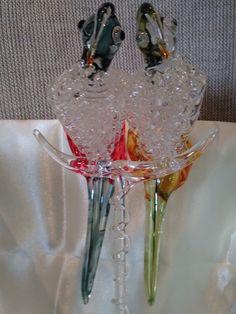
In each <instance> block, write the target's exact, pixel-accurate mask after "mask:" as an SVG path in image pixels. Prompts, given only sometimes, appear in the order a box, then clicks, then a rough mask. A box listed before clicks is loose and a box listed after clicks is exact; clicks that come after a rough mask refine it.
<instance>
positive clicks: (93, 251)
mask: <svg viewBox="0 0 236 314" xmlns="http://www.w3.org/2000/svg"><path fill="white" fill-rule="evenodd" d="M87 186H88V200H89V210H88V224H87V235H86V244H85V254H84V262H83V271H82V297H83V301H84V303H85V304H86V303H88V302H89V298H90V296H91V292H92V288H93V283H94V279H95V275H96V271H97V266H98V262H99V257H100V253H101V249H102V243H103V239H104V235H105V230H106V225H107V219H108V215H109V211H110V199H111V197H112V195H113V192H114V183H113V181H112V180H111V179H108V178H93V177H92V178H87Z"/></svg>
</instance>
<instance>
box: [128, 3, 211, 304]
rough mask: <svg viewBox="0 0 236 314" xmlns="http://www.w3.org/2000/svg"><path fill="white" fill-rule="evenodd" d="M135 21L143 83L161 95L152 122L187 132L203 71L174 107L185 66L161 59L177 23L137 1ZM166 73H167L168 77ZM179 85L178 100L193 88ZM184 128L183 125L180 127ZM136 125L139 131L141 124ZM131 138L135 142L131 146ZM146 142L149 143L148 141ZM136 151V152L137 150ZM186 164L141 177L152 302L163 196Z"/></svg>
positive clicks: (169, 54) (185, 144)
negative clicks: (155, 175)
mask: <svg viewBox="0 0 236 314" xmlns="http://www.w3.org/2000/svg"><path fill="white" fill-rule="evenodd" d="M136 21H137V35H136V42H137V45H138V47H139V49H140V50H141V51H142V53H143V55H144V58H145V61H146V72H145V75H146V78H147V79H146V81H147V84H148V85H149V87H152V86H153V87H154V88H155V87H156V89H157V90H158V89H159V90H161V89H162V90H163V95H162V94H161V92H158V91H154V93H156V95H154V98H156V103H157V104H156V109H155V111H156V112H158V114H159V118H158V119H156V120H155V123H156V124H157V127H158V128H164V129H166V127H165V125H167V124H169V126H168V127H169V128H172V129H173V130H174V132H176V131H177V134H178V132H179V131H180V133H179V134H182V135H181V136H183V134H184V133H185V132H186V133H188V132H189V129H190V125H188V122H189V121H190V122H191V125H192V124H193V123H194V121H195V120H196V119H197V117H198V114H199V110H200V104H201V99H202V92H203V90H204V86H205V79H204V76H202V81H201V82H200V83H199V89H198V90H197V93H196V91H195V94H196V95H195V99H194V100H193V102H194V101H195V103H193V102H192V103H191V101H188V102H187V105H185V107H184V108H182V107H181V106H179V107H177V105H178V104H176V100H174V101H173V99H171V96H170V94H171V93H172V94H173V95H174V97H177V98H178V95H177V94H178V93H177V91H178V88H179V89H181V84H180V86H178V80H176V81H175V79H176V78H178V77H177V75H176V72H177V71H180V72H181V75H182V74H183V75H185V76H186V75H187V72H188V71H186V69H185V68H186V66H185V65H184V64H183V63H182V64H183V67H182V64H181V61H180V64H179V65H177V67H176V69H175V70H174V71H172V73H170V72H171V71H169V69H168V67H172V66H175V64H177V62H176V63H174V62H173V63H172V64H171V63H170V65H169V64H168V63H167V62H166V66H163V64H162V63H163V61H164V60H167V59H173V58H174V56H175V51H176V36H175V34H176V26H177V22H176V20H174V19H173V20H169V19H167V18H164V17H162V16H160V15H159V13H158V12H157V11H156V10H155V8H154V7H153V6H152V5H151V4H149V3H143V4H142V5H141V6H140V7H139V9H138V12H137V20H136ZM161 64H162V65H161ZM187 70H188V69H187ZM190 71H191V70H190ZM165 72H166V73H167V74H166V75H165V74H164V73H165ZM168 72H169V73H168ZM168 76H169V78H170V79H169V81H168ZM163 81H165V82H163ZM192 81H194V82H195V85H196V84H197V83H196V81H197V80H195V79H194V77H192ZM158 85H161V86H158ZM163 86H164V88H163ZM183 88H184V89H187V93H185V94H184V93H182V95H180V101H182V103H186V100H188V95H187V94H188V93H194V90H191V88H189V86H184V87H183ZM195 88H196V86H195ZM168 91H169V93H168ZM165 92H167V93H165ZM185 96H187V97H185ZM197 96H198V97H197ZM168 98H169V99H168ZM158 102H159V103H158ZM173 103H174V104H173ZM158 107H159V108H158ZM168 107H172V108H168ZM144 108H145V104H144ZM152 109H153V108H152ZM168 110H169V112H168ZM184 110H185V111H186V112H187V113H188V114H187V115H188V116H187V115H186V117H185V116H184ZM153 111H154V110H153ZM153 111H152V113H153ZM149 121H150V120H149ZM177 121H178V123H179V124H182V125H181V127H180V130H177V128H174V126H173V124H174V123H176V122H177ZM186 124H187V125H186ZM185 128H186V130H184V129H185ZM140 129H141V130H142V127H141V128H140ZM152 131H153V130H152ZM130 133H131V134H132V136H131V137H129V143H128V147H129V148H130V150H131V149H132V153H130V154H129V155H130V156H131V158H132V160H137V159H140V155H142V156H141V158H142V159H144V160H147V159H149V158H150V153H149V154H148V153H147V152H146V151H145V150H144V148H143V147H142V149H140V140H138V139H137V137H138V133H137V131H136V132H135V131H133V132H132V131H130ZM173 135H174V133H172V134H170V136H172V137H173ZM157 136H159V137H160V136H161V132H159V134H157ZM134 143H136V145H135V144H134ZM137 143H139V145H137ZM164 144H165V143H163V142H161V141H160V143H159V147H160V149H161V150H162V152H163V146H164ZM152 145H153V146H155V144H153V143H152ZM174 145H175V143H174ZM138 146H139V147H138ZM181 146H182V147H176V149H177V150H178V151H180V150H182V149H183V150H186V149H188V148H190V147H191V142H190V141H189V140H188V139H186V138H185V137H184V136H183V140H182V145H181ZM149 147H150V146H149ZM169 147H170V143H168V148H169ZM140 151H141V152H142V153H141V154H140ZM149 151H150V150H149ZM157 153H158V151H157ZM190 168H191V165H190V166H188V167H186V168H184V169H181V170H179V171H177V172H174V173H173V174H170V175H168V176H165V177H161V178H158V179H157V180H148V181H146V182H144V185H145V200H146V224H145V249H144V280H145V287H146V294H147V300H148V303H149V304H153V303H154V302H155V298H156V288H157V277H158V268H159V251H160V237H161V227H162V222H163V219H164V215H165V210H166V205H167V201H168V198H169V197H170V195H171V193H172V192H174V191H175V190H176V189H177V188H179V187H180V186H181V185H182V184H183V183H184V182H185V181H186V179H187V177H188V173H189V171H190Z"/></svg>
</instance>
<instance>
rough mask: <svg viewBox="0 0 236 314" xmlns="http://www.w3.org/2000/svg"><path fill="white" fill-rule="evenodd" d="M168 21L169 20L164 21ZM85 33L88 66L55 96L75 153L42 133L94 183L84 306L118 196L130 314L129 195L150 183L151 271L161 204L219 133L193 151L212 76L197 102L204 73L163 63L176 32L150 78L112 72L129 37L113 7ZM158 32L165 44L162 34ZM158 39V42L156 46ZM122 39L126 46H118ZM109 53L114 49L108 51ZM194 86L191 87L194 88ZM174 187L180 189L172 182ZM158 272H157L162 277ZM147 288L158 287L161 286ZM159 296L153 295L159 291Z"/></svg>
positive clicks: (122, 288) (117, 262) (118, 268)
mask: <svg viewBox="0 0 236 314" xmlns="http://www.w3.org/2000/svg"><path fill="white" fill-rule="evenodd" d="M148 6H149V7H150V5H148ZM144 9H145V10H144ZM140 10H141V11H139V12H140V13H139V14H141V15H143V14H144V16H146V15H147V14H148V12H149V11H148V12H146V10H147V4H144V5H143V6H141V9H140ZM143 10H144V11H145V12H143ZM145 14H146V15H145ZM149 15H150V16H149ZM149 15H148V16H146V17H145V18H146V20H147V19H149V24H148V27H147V28H144V30H146V32H147V35H148V34H149V32H154V34H155V36H156V37H155V36H154V37H155V38H157V39H158V38H160V36H163V35H160V34H161V33H160V29H159V28H160V27H162V24H160V25H161V26H160V27H159V28H157V29H155V28H154V26H155V27H156V24H157V23H154V22H155V18H153V13H152V12H149ZM146 20H144V22H145V21H146ZM162 22H163V21H162V19H161V18H160V20H158V23H162ZM138 23H139V22H138ZM142 23H143V22H142ZM145 23H146V22H145ZM145 23H144V24H145ZM117 24H118V25H117ZM157 25H159V24H157ZM171 25H172V24H171ZM117 26H118V27H117ZM80 27H82V28H81V29H82V34H83V38H84V51H83V54H82V62H81V63H78V64H76V65H75V66H74V67H72V69H70V70H68V71H66V72H65V73H64V74H62V76H61V77H59V79H58V80H57V81H56V82H55V84H54V87H53V88H52V90H51V93H50V101H51V103H52V105H53V106H54V108H55V110H56V113H57V117H58V118H59V120H60V121H61V123H62V124H63V126H64V129H65V131H66V133H67V135H68V140H69V143H70V145H71V149H72V151H73V153H74V154H73V155H69V154H65V153H63V152H60V151H58V150H57V149H56V148H54V147H53V146H51V145H50V144H49V143H48V142H47V140H46V139H45V138H44V137H43V135H42V134H41V133H40V132H39V131H38V130H35V131H34V134H35V136H36V138H37V140H38V141H39V143H40V144H41V145H42V146H43V148H44V149H45V150H46V151H47V152H48V154H49V155H50V156H51V157H52V158H53V159H55V160H56V161H57V162H58V163H59V164H60V165H62V166H64V167H65V168H67V169H69V170H72V171H75V172H77V173H80V174H82V175H84V176H85V177H86V178H87V182H88V194H89V198H90V199H89V221H88V231H87V239H86V253H85V262H84V269H83V280H82V293H83V298H84V302H85V303H86V302H87V301H88V298H89V295H90V293H91V288H92V285H93V280H94V276H95V273H96V268H97V262H98V258H99V254H100V250H101V245H102V241H103V236H104V231H105V228H106V221H107V215H108V212H109V207H110V204H109V203H110V198H111V196H112V195H113V204H114V213H115V214H114V222H113V226H112V230H113V234H114V246H113V247H114V252H113V260H114V272H115V279H114V282H115V296H114V299H113V302H114V304H115V305H116V307H115V308H116V312H117V313H119V314H128V313H129V309H128V306H127V285H126V281H127V259H126V255H127V253H128V251H129V237H128V235H127V231H126V227H127V224H128V223H129V211H128V209H127V208H126V204H125V195H126V194H127V193H128V191H129V190H130V189H131V188H132V186H133V185H134V184H136V183H137V182H142V181H144V182H147V183H145V184H146V185H145V190H146V198H147V202H149V199H150V204H148V206H147V208H148V210H150V213H151V214H152V215H153V216H150V221H149V225H148V226H147V229H146V234H148V235H150V238H147V237H146V243H148V245H147V244H146V248H148V251H149V252H150V253H151V254H153V256H148V255H147V254H146V256H148V259H149V261H152V262H153V263H152V264H150V267H152V265H157V259H158V256H159V255H158V254H156V252H158V248H159V239H160V238H157V237H155V235H154V233H153V231H160V226H161V222H162V217H163V215H164V209H165V203H163V205H162V206H161V207H160V206H159V200H160V199H161V198H163V200H165V202H166V201H167V199H168V197H169V195H170V193H171V192H172V191H173V190H174V189H175V188H177V186H178V185H179V184H181V182H182V181H183V178H184V176H183V173H182V172H179V171H180V170H181V169H183V168H184V167H190V165H191V164H192V162H193V161H194V160H196V159H197V158H199V157H200V154H201V153H203V152H204V151H205V150H206V148H207V147H208V145H209V144H210V143H211V142H212V141H213V140H214V138H215V136H216V130H213V131H210V132H209V134H206V135H205V136H204V137H203V138H201V139H200V140H198V141H197V142H196V143H191V144H189V136H188V133H189V131H190V129H191V126H192V123H193V121H194V119H193V115H191V114H189V113H190V112H191V110H192V108H191V110H190V107H189V106H190V105H189V104H190V103H191V104H193V103H194V106H195V107H199V102H200V100H201V99H202V94H203V91H204V86H205V77H204V76H202V75H200V74H199V75H200V78H201V79H203V78H204V79H203V81H204V84H203V81H201V79H199V80H198V82H199V86H202V88H201V89H200V92H199V90H197V95H198V97H196V98H194V97H192V96H191V97H190V96H189V95H190V94H191V95H192V88H190V87H189V86H191V84H190V82H189V79H190V78H192V82H193V83H195V79H194V78H195V76H197V77H198V73H199V72H198V71H195V70H194V69H193V68H192V67H191V66H187V65H186V66H185V65H184V64H183V66H185V69H186V71H183V69H182V63H181V61H180V60H179V59H176V58H175V57H173V58H170V60H169V59H167V60H166V62H167V63H165V64H164V62H160V61H162V60H163V59H164V57H168V58H169V57H170V55H171V54H172V53H174V49H172V50H171V48H170V47H171V45H172V43H174V42H175V38H174V37H173V36H171V34H170V33H169V32H168V31H167V29H165V28H164V30H163V32H164V34H166V35H165V36H163V38H164V39H163V38H161V41H160V45H159V41H158V44H157V45H156V47H157V49H156V52H157V53H158V57H157V59H158V58H159V61H158V63H157V64H154V63H153V62H154V60H155V58H153V57H152V56H151V57H150V60H151V61H150V62H151V63H150V64H151V67H148V66H147V69H146V70H145V71H140V72H137V73H135V75H133V76H132V77H131V76H130V75H128V74H126V73H124V72H123V71H119V70H116V69H112V68H109V70H108V71H107V69H108V66H109V64H110V62H111V59H112V57H108V56H109V52H114V51H116V50H117V47H116V46H117V45H118V46H119V45H120V43H121V40H122V39H123V37H124V35H123V33H122V31H121V29H120V25H119V22H118V21H117V19H116V17H115V10H114V6H113V5H112V4H110V3H105V4H103V5H102V6H101V7H100V8H99V10H98V12H97V14H96V15H94V16H93V17H91V18H89V19H88V20H87V21H85V22H81V23H80ZM171 27H172V26H171ZM113 31H114V33H113ZM158 32H159V33H160V34H159V37H158V36H157V35H156V34H158ZM149 36H150V34H149V35H148V38H149ZM165 38H166V41H165ZM167 38H168V41H167ZM157 39H155V40H157ZM116 41H117V44H114V43H115V42H116ZM153 42H154V44H155V43H156V41H153ZM110 44H111V45H110ZM143 45H144V43H143ZM152 45H153V43H152ZM168 45H169V46H168ZM114 46H115V47H114ZM154 46H155V45H154ZM150 47H151V46H150ZM158 47H159V48H158ZM168 47H169V48H168ZM104 49H107V50H106V53H105V52H104ZM111 56H113V55H111ZM160 57H161V60H160ZM180 64H181V65H180ZM147 65H148V62H147ZM183 72H187V73H184V78H185V79H182V80H181V81H180V82H179V77H178V75H180V76H181V77H182V75H183ZM170 76H171V77H172V76H174V80H175V83H176V82H178V83H179V84H180V86H179V87H178V88H179V89H176V84H174V83H173V82H172V80H171V77H170ZM176 78H177V81H176ZM200 82H202V85H201V83H200ZM186 85H187V86H188V87H186V88H185V86H186ZM203 85H204V86H203ZM156 86H158V87H160V89H159V88H158V89H157V88H156ZM174 95H176V98H175V97H174ZM190 98H191V100H190ZM192 98H193V99H195V100H193V99H192ZM199 99H200V100H199ZM194 101H195V102H194ZM179 105H180V108H179V109H178V106H179ZM162 109H163V110H162ZM165 111H166V114H165ZM186 112H188V115H186ZM160 116H162V118H160ZM185 171H186V173H187V170H185ZM180 178H182V179H181V180H182V181H181V180H180ZM170 179H172V181H171V180H170ZM177 181H178V184H177V183H176V182H177ZM172 182H173V185H174V187H172V185H171V184H170V183H172ZM160 191H162V192H163V193H162V194H161V193H160ZM113 192H114V193H113ZM94 197H95V198H94ZM156 197H158V202H157V199H156ZM102 200H105V201H102ZM161 200H162V199H161ZM161 208H163V210H162V209H161ZM159 209H160V210H159ZM158 224H159V226H158ZM152 228H153V229H152ZM147 231H148V233H147ZM147 239H148V240H147ZM155 259H156V261H155ZM145 267H146V266H145ZM148 267H149V266H148ZM146 269H148V271H147V272H146V273H149V268H147V267H146ZM157 269H158V268H157V266H154V268H153V270H157ZM148 285H150V286H152V285H153V283H151V282H150V283H149V284H148ZM154 290H155V289H154ZM150 291H153V288H152V287H151V290H150ZM150 295H151V293H150Z"/></svg>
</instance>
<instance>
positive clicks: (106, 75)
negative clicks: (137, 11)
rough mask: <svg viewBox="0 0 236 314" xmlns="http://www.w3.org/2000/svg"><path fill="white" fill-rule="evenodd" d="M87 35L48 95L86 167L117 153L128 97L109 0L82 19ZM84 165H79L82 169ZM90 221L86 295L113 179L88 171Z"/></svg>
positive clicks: (119, 34)
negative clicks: (117, 65)
mask: <svg viewBox="0 0 236 314" xmlns="http://www.w3.org/2000/svg"><path fill="white" fill-rule="evenodd" d="M78 26H79V28H80V30H81V33H82V39H83V52H82V60H81V62H79V63H77V64H75V65H74V66H73V67H72V68H71V69H69V70H68V71H65V72H64V73H63V74H62V75H61V76H60V77H59V78H58V79H57V80H56V82H55V83H54V85H53V87H52V88H51V90H50V93H49V101H50V103H51V104H52V106H53V109H54V112H55V113H56V116H57V118H58V119H59V120H60V122H61V124H62V125H63V127H64V129H65V132H66V134H67V138H68V143H69V145H70V148H71V150H72V152H73V154H74V155H75V156H77V157H78V159H77V162H78V160H79V162H80V163H81V164H82V167H83V168H85V169H86V168H87V167H88V165H89V164H90V165H91V164H93V165H95V164H96V163H97V162H100V164H103V163H106V161H108V160H110V159H111V155H112V156H113V155H114V156H113V158H115V157H116V155H117V153H116V150H115V146H116V145H118V143H119V141H120V134H121V129H122V125H123V123H122V119H121V116H120V112H119V111H118V110H117V108H118V105H119V106H120V104H122V103H124V100H123V98H122V95H121V94H120V90H119V88H117V87H119V86H122V84H123V80H125V75H124V73H122V71H119V70H115V69H111V70H110V71H109V72H108V68H109V66H110V63H111V61H112V59H113V57H114V55H115V54H116V52H117V51H118V49H119V47H120V45H121V43H122V41H123V40H124V37H125V35H124V32H123V30H122V29H121V25H120V23H119V21H118V19H117V16H116V15H115V8H114V6H113V5H112V4H111V3H104V4H103V5H102V6H101V7H100V8H99V9H98V11H97V12H96V14H94V15H92V16H90V17H89V18H88V19H87V20H86V21H85V20H82V21H80V22H79V25H78ZM80 169H81V166H78V169H77V171H78V172H80ZM86 179H87V188H88V201H89V205H88V224H87V235H86V245H85V253H84V261H83V272H82V296H83V300H84V303H87V302H88V301H89V298H90V295H91V291H92V287H93V283H94V278H95V274H96V270H97V266H98V261H99V256H100V253H101V248H102V243H103V239H104V234H105V230H106V225H107V218H108V215H109V211H110V198H111V197H112V195H113V192H114V182H113V180H112V179H110V178H100V177H96V178H94V177H93V176H92V175H87V174H86Z"/></svg>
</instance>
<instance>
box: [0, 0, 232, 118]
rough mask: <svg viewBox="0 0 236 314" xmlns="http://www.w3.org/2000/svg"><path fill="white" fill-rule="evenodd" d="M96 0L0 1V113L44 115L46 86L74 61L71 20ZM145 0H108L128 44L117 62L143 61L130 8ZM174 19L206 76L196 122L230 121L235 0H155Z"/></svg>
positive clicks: (128, 65) (182, 43) (186, 51)
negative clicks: (205, 84) (138, 48)
mask: <svg viewBox="0 0 236 314" xmlns="http://www.w3.org/2000/svg"><path fill="white" fill-rule="evenodd" d="M102 2H104V1H99V0H97V1H96V0H0V118H2V119H48V118H53V117H54V116H53V113H52V111H51V108H50V106H49V105H48V104H47V101H46V91H47V88H48V86H49V84H50V82H52V80H53V78H54V77H56V76H58V75H59V74H60V73H61V72H62V71H63V70H64V69H66V68H68V67H70V65H72V64H73V63H75V62H76V61H78V59H79V58H80V52H81V41H80V36H79V34H78V30H77V23H78V21H79V20H80V19H81V18H86V17H87V16H88V15H90V14H91V13H92V12H93V11H94V10H95V9H96V8H97V6H98V5H99V4H101V3H102ZM142 2H143V1H139V0H129V1H128V0H114V1H113V3H114V4H115V5H116V6H117V15H118V16H119V18H120V20H121V22H122V25H123V28H124V30H125V31H126V35H127V36H126V41H125V43H124V44H123V46H122V48H121V50H120V52H119V54H118V55H117V56H116V59H115V62H114V63H115V66H118V67H121V68H124V69H127V70H130V71H133V70H135V69H136V68H137V67H138V66H141V65H142V64H143V59H142V56H141V54H140V52H139V51H138V50H137V48H136V47H135V43H134V34H135V26H134V24H135V20H134V18H135V13H136V10H137V8H138V6H139V5H140V3H142ZM150 2H151V3H153V4H154V5H155V6H156V7H159V9H160V11H161V13H162V14H163V15H168V16H172V17H175V18H176V19H177V20H178V38H179V48H178V49H179V52H180V53H181V54H182V56H183V58H184V60H185V61H187V62H191V63H192V64H194V65H196V66H197V67H198V68H200V69H201V70H203V71H205V72H206V73H207V75H208V78H209V82H208V90H207V93H206V97H205V101H204V104H203V109H202V116H201V118H202V119H209V120H222V121H236V52H235V49H236V32H235V30H236V1H235V0H224V1H222V0H188V1H186V0H175V1H171V0H153V1H150Z"/></svg>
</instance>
